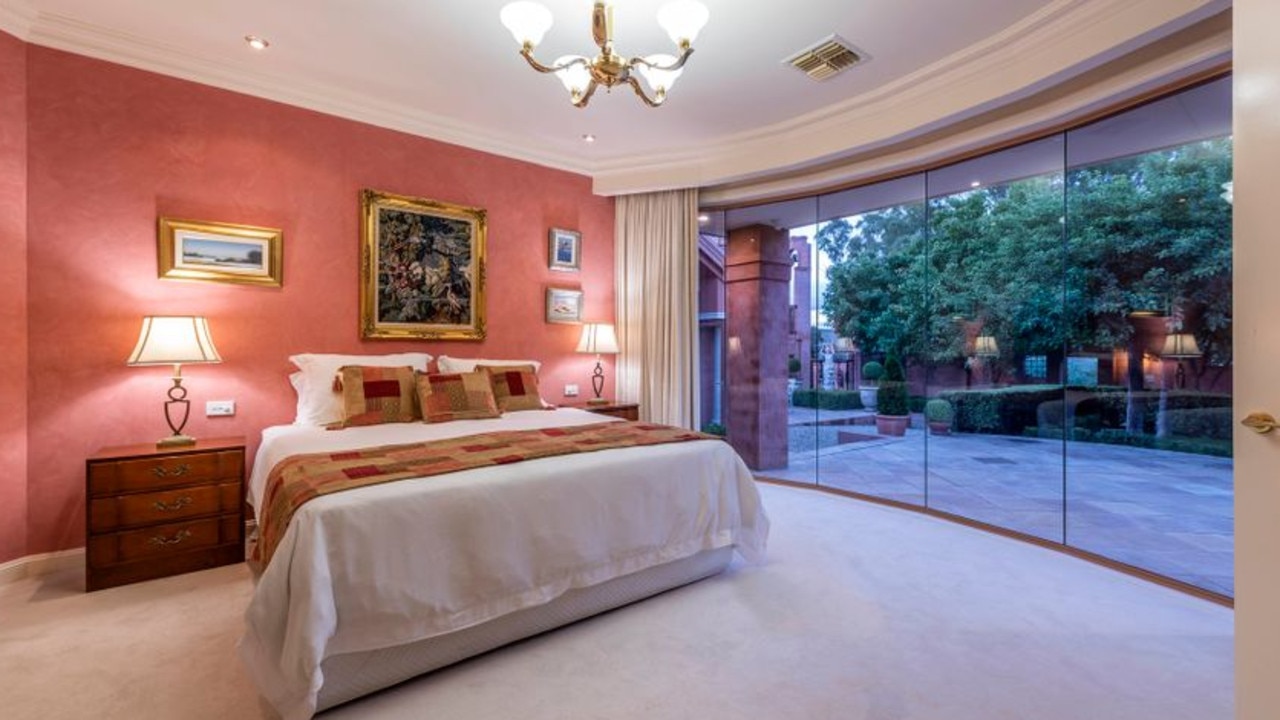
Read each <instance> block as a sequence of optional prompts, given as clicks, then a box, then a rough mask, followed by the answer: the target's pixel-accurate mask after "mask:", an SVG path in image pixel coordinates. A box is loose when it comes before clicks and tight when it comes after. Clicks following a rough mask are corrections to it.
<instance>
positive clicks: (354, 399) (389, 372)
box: [331, 365, 418, 427]
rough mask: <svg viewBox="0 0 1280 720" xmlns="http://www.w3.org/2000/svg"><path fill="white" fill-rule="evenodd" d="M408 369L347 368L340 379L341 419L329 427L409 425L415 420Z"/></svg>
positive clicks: (414, 402)
mask: <svg viewBox="0 0 1280 720" xmlns="http://www.w3.org/2000/svg"><path fill="white" fill-rule="evenodd" d="M413 373H414V370H413V368H411V367H368V366H364V365H347V366H344V367H342V368H341V369H339V370H338V374H339V375H341V376H342V420H341V422H338V423H334V424H333V425H331V427H333V426H336V427H353V426H356V425H379V424H381V423H394V422H412V421H414V420H416V419H417V418H418V412H417V393H416V392H415V388H414V378H413Z"/></svg>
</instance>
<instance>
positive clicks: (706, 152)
mask: <svg viewBox="0 0 1280 720" xmlns="http://www.w3.org/2000/svg"><path fill="white" fill-rule="evenodd" d="M1230 7H1231V0H1054V2H1051V3H1050V4H1048V5H1046V6H1044V7H1043V8H1041V9H1040V10H1038V11H1037V12H1035V13H1033V14H1032V15H1030V16H1028V17H1026V18H1024V19H1022V20H1021V21H1019V22H1017V23H1014V24H1013V25H1011V26H1009V27H1008V28H1006V29H1005V30H1003V31H1001V32H999V33H997V34H995V35H993V36H991V37H988V38H987V39H985V40H983V41H981V42H979V43H976V44H974V45H971V46H969V47H967V48H965V49H963V50H961V51H959V52H957V53H954V54H952V55H950V56H948V57H946V58H944V59H942V60H940V61H938V62H936V63H933V64H931V65H929V66H926V67H924V68H922V69H920V70H918V71H916V72H914V73H911V74H909V75H907V76H904V77H902V78H899V79H897V80H895V81H893V82H890V83H887V84H885V85H883V86H880V87H877V88H875V89H873V90H871V91H869V92H867V93H863V94H861V95H858V96H856V97H853V98H849V99H848V100H845V101H843V102H839V103H836V104H833V105H829V106H826V107H824V108H821V109H818V110H816V111H813V112H810V113H806V114H804V115H800V116H797V117H794V118H791V119H788V120H787V121H784V122H782V123H776V124H772V125H768V126H765V127H760V128H756V129H753V130H750V131H747V132H743V133H737V134H734V135H729V136H726V137H724V138H722V139H720V140H718V141H716V142H712V143H705V144H702V145H700V146H698V147H693V148H684V149H681V150H676V151H672V152H665V153H646V154H644V155H640V156H622V157H613V158H603V159H589V158H583V157H581V156H579V155H570V154H566V153H563V152H558V151H554V150H551V149H549V148H547V147H545V146H543V147H538V146H531V145H530V141H529V138H528V137H527V136H522V135H518V134H512V135H508V134H502V133H494V132H485V131H479V130H476V129H475V128H474V127H472V126H469V125H466V124H463V123H460V122H457V121H455V120H452V119H450V118H448V117H445V116H442V115H437V114H432V113H425V112H423V111H421V110H419V109H416V108H413V107H410V106H408V105H405V104H401V103H395V102H388V101H384V100H378V99H375V98H372V97H369V96H366V95H362V94H360V93H356V92H350V91H345V90H341V89H336V88H333V87H330V86H325V85H321V84H318V83H306V82H299V81H297V80H292V79H286V78H283V77H279V76H276V75H271V74H268V73H264V72H262V70H261V69H260V68H259V67H257V66H255V65H251V64H249V63H238V62H232V61H225V60H214V59H211V58H208V57H200V56H196V55H192V54H191V53H190V52H189V51H187V50H186V49H185V48H182V47H179V46H175V45H166V44H163V43H160V42H156V41H153V40H150V39H148V38H142V37H137V36H133V35H128V34H125V33H120V32H116V31H112V30H108V29H106V28H102V27H99V26H95V25H91V24H88V23H82V22H79V21H76V20H73V19H71V18H67V17H63V16H60V15H56V14H51V13H38V12H35V11H33V10H32V9H31V8H30V7H29V6H28V5H27V4H26V3H25V2H24V0H0V29H4V30H6V31H8V32H12V33H14V34H15V35H17V36H18V37H19V38H22V39H24V40H27V41H28V42H31V43H35V44H38V45H42V46H46V47H50V48H54V49H58V50H64V51H67V52H72V53H76V54H79V55H85V56H88V57H93V58H97V59H100V60H106V61H109V62H114V63H118V64H121V65H126V66H129V67H133V68H138V69H141V70H146V71H150V72H156V73H160V74H162V75H167V76H171V77H177V78H181V79H184V80H190V81H193V82H197V83H201V84H205V85H210V86H213V87H218V88H222V89H225V90H230V91H234V92H240V93H244V94H247V95H252V96H255V97H259V98H264V99H267V100H272V101H276V102H282V103H286V104H289V105H294V106H297V107H302V108H306V109H309V110H314V111H317V112H321V113H325V114H329V115H334V116H338V117H342V118H347V119H350V120H355V121H358V122H363V123H367V124H370V125H375V126H378V127H383V128H388V129H392V130H397V131H400V132H405V133H409V134H413V135H418V136H422V137H427V138H430V139H434V140H438V141H441V142H446V143H451V144H455V145H460V146H464V147H468V148H472V149H475V150H480V151H483V152H488V153H493V154H497V155H502V156H505V157H509V158H512V159H515V160H521V161H526V162H530V163H534V164H537V165H543V166H546V167H551V168H556V169H559V170H565V171H568V172H573V173H578V174H582V175H589V176H591V177H592V178H593V181H594V190H595V192H596V193H597V194H600V195H618V194H625V193H634V192H645V191H653V190H662V189H670V188H677V187H706V186H723V185H727V184H734V183H746V182H751V181H755V180H759V179H761V178H766V177H770V176H775V175H778V174H781V173H795V172H798V171H801V170H803V169H805V168H813V167H816V166H821V165H826V164H830V163H832V162H835V161H837V160H839V159H840V158H842V157H848V156H850V155H851V154H853V153H859V154H861V153H864V152H866V151H869V150H875V149H877V148H883V147H887V146H891V145H894V144H896V143H899V142H902V141H903V140H904V139H909V138H911V137H915V136H920V135H923V134H926V133H929V132H931V131H936V130H937V129H939V128H940V127H943V126H946V125H948V124H953V123H959V122H963V121H964V120H966V119H968V118H972V117H975V116H978V115H980V114H982V113H984V112H987V111H989V110H991V109H992V108H995V107H999V106H1001V105H1005V104H1009V103H1014V102H1016V101H1018V100H1019V99H1022V98H1026V97H1029V96H1031V95H1034V94H1035V93H1037V92H1039V91H1042V90H1044V89H1045V88H1047V87H1051V86H1053V85H1055V84H1057V83H1061V82H1064V81H1067V80H1069V79H1071V78H1072V77H1076V76H1079V75H1080V74H1082V73H1084V72H1087V71H1088V70H1089V69H1091V68H1094V67H1097V66H1099V65H1101V64H1103V63H1105V62H1108V61H1109V60H1112V59H1114V58H1116V57H1117V56H1120V55H1123V54H1124V53H1126V52H1130V51H1132V50H1134V49H1135V48H1138V47H1141V46H1143V45H1145V44H1147V43H1150V42H1152V41H1154V40H1158V39H1159V38H1161V37H1164V36H1167V35H1168V34H1170V33H1173V32H1176V31H1178V30H1180V29H1183V28H1185V27H1187V26H1189V25H1192V24H1194V23H1197V22H1200V21H1202V20H1204V19H1206V18H1208V17H1211V16H1213V15H1216V14H1219V13H1222V12H1223V11H1225V10H1227V9H1229V8H1230Z"/></svg>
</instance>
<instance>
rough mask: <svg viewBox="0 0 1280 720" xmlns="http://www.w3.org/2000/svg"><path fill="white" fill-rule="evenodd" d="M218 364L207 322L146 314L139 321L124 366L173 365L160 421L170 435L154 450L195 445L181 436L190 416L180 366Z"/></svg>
mask: <svg viewBox="0 0 1280 720" xmlns="http://www.w3.org/2000/svg"><path fill="white" fill-rule="evenodd" d="M218 362H222V358H221V357H219V356H218V351H217V349H215V348H214V347H213V339H212V338H211V337H210V336H209V321H208V320H207V319H205V318H203V317H196V316H191V315H183V316H172V315H149V316H147V317H144V318H142V332H141V333H140V334H139V335H138V344H137V346H136V347H134V348H133V354H131V355H130V356H129V360H128V362H127V364H128V365H130V366H132V367H146V366H148V365H172V366H173V387H171V388H169V400H168V401H167V402H165V404H164V419H165V421H166V422H168V423H169V429H170V430H171V431H173V434H172V435H170V436H169V437H167V438H164V439H163V440H160V441H159V442H157V443H156V446H157V447H170V446H174V445H193V444H195V441H196V439H195V438H193V437H191V436H189V435H183V434H182V428H184V427H186V425H187V419H188V418H189V417H190V416H191V402H190V401H189V400H187V389H186V388H184V387H182V365H183V364H184V363H218ZM178 412H181V419H179V420H178V421H177V422H175V421H174V416H175V415H176V414H177V413H178Z"/></svg>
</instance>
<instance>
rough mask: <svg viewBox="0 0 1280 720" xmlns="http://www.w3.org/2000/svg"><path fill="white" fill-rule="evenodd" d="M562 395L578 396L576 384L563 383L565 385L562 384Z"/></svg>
mask: <svg viewBox="0 0 1280 720" xmlns="http://www.w3.org/2000/svg"><path fill="white" fill-rule="evenodd" d="M564 396H565V397H578V386H577V385H565V386H564Z"/></svg>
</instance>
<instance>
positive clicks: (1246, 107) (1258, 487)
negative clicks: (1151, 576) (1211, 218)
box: [1233, 0, 1280, 720]
mask: <svg viewBox="0 0 1280 720" xmlns="http://www.w3.org/2000/svg"><path fill="white" fill-rule="evenodd" d="M1233 9H1234V13H1235V20H1234V28H1235V29H1234V35H1235V37H1234V40H1233V45H1234V50H1233V53H1234V68H1235V102H1234V118H1235V160H1234V163H1235V187H1234V194H1235V251H1234V265H1235V290H1234V296H1235V331H1234V333H1233V337H1234V345H1235V378H1236V387H1235V415H1236V417H1237V419H1239V418H1243V417H1244V416H1245V415H1246V414H1248V413H1252V412H1256V411H1264V412H1268V413H1270V414H1272V415H1275V416H1277V417H1280V282H1278V281H1280V39H1278V38H1277V36H1276V30H1277V28H1280V2H1277V1H1276V0H1236V1H1235V3H1234V6H1233ZM1235 438H1236V440H1235V456H1236V457H1235V459H1236V463H1235V473H1236V475H1235V492H1236V717H1237V718H1238V719H1239V720H1276V718H1280V431H1277V432H1273V433H1270V434H1268V435H1256V434H1254V433H1252V432H1249V431H1248V430H1245V429H1244V428H1241V427H1239V426H1237V429H1236V434H1235Z"/></svg>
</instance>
